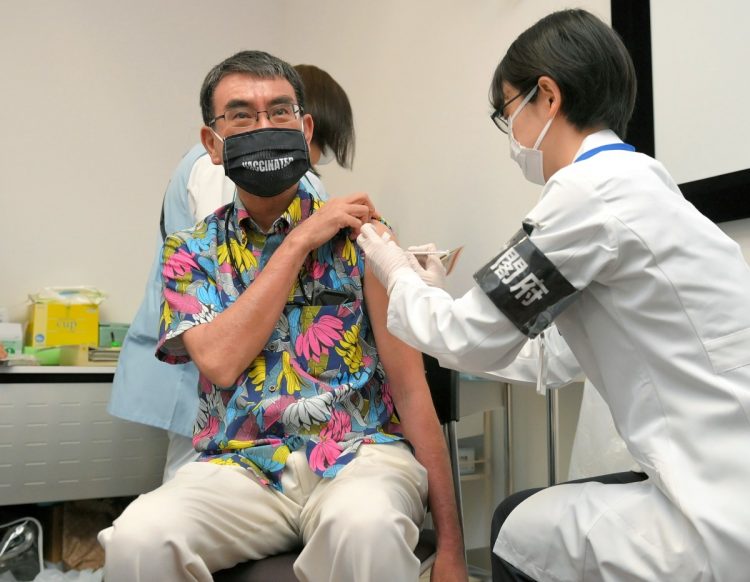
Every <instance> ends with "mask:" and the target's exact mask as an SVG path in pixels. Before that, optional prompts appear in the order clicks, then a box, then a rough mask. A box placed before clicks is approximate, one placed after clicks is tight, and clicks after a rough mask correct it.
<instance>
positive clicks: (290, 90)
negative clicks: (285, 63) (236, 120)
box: [214, 73, 296, 106]
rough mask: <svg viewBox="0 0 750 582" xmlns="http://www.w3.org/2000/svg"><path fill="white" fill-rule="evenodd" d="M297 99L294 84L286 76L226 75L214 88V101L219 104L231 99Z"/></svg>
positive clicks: (252, 101) (264, 100)
mask: <svg viewBox="0 0 750 582" xmlns="http://www.w3.org/2000/svg"><path fill="white" fill-rule="evenodd" d="M238 100H240V101H246V102H248V103H254V102H258V101H262V102H269V101H278V100H285V101H290V100H291V101H292V102H295V101H296V95H295V92H294V87H292V84H291V83H290V82H289V81H288V80H287V79H285V78H284V77H257V76H255V75H251V74H248V73H229V74H228V75H224V76H223V77H222V78H221V80H220V81H219V82H218V84H217V85H216V89H215V90H214V103H215V104H216V105H217V106H220V105H222V104H225V103H227V102H229V101H238Z"/></svg>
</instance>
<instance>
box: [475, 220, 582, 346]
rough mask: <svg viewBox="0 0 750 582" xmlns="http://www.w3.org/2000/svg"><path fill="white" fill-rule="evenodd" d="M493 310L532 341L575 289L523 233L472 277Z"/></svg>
mask: <svg viewBox="0 0 750 582" xmlns="http://www.w3.org/2000/svg"><path fill="white" fill-rule="evenodd" d="M474 280H475V281H476V282H477V284H478V285H479V287H480V288H481V289H482V291H484V292H485V293H486V294H487V296H488V297H489V298H490V300H491V301H492V302H493V303H494V304H495V305H496V306H497V308H498V309H499V310H500V311H502V312H503V314H505V316H506V317H508V319H510V320H511V321H512V322H513V324H514V325H515V326H516V327H517V328H518V329H519V330H520V331H521V332H522V333H524V334H525V335H527V336H528V337H530V338H534V337H536V336H537V335H539V334H540V333H541V332H542V331H544V330H545V329H546V328H547V327H548V326H549V325H550V324H551V323H552V321H553V320H554V319H555V318H556V317H557V316H558V315H559V314H560V313H562V311H563V310H564V309H565V308H566V307H567V306H568V305H569V304H570V303H571V301H572V300H573V299H574V298H575V296H576V294H577V290H576V288H575V287H573V285H571V284H570V282H569V281H568V280H567V279H566V278H565V277H564V276H563V275H562V273H560V271H558V270H557V268H556V267H555V265H553V264H552V262H551V261H550V260H549V259H548V258H547V257H545V256H544V254H543V253H542V252H541V251H540V250H539V249H538V248H536V246H535V245H534V243H533V242H531V240H530V239H529V237H528V236H527V234H526V233H525V232H524V231H523V230H519V231H518V232H517V233H516V234H515V235H514V236H513V238H512V239H511V240H510V241H508V243H507V245H506V246H505V249H503V251H502V252H501V253H500V254H499V255H497V256H496V257H495V258H494V259H492V261H490V262H489V263H487V264H486V265H485V266H484V267H482V268H481V269H479V271H477V272H476V273H475V274H474Z"/></svg>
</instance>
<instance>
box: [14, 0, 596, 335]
mask: <svg viewBox="0 0 750 582" xmlns="http://www.w3.org/2000/svg"><path fill="white" fill-rule="evenodd" d="M565 4H567V3H563V2H561V1H560V0H545V1H535V2H533V3H531V2H522V1H520V0H477V1H473V2H471V3H466V2H462V1H460V0H411V1H401V0H383V1H381V2H378V3H371V2H347V3H344V2H338V1H335V0H319V1H318V2H315V3H310V2H303V1H302V0H298V1H291V0H287V1H279V0H274V1H263V2H261V1H256V2H248V1H246V0H244V1H243V0H237V1H228V0H224V1H216V2H211V3H205V2H198V1H197V0H160V2H159V3H158V8H157V7H156V3H154V2H151V1H146V0H133V1H130V2H126V3H123V2H115V1H114V0H103V1H100V2H95V1H93V0H66V1H65V2H60V1H59V0H37V1H35V2H3V7H2V18H1V19H0V70H2V71H3V73H4V77H5V79H4V82H3V90H2V93H1V94H0V102H1V103H2V107H0V123H1V124H2V127H3V128H4V135H5V137H4V139H3V140H2V142H0V160H2V165H3V168H2V171H0V217H2V224H3V239H2V240H3V244H2V248H3V254H4V257H5V258H4V260H3V267H4V268H3V277H2V285H0V306H5V307H8V308H9V311H10V314H11V318H12V319H16V320H18V319H23V318H24V317H25V306H24V304H25V301H26V297H27V294H28V293H30V292H34V291H37V290H39V289H41V288H42V287H45V286H52V285H79V284H88V285H95V286H97V287H99V288H100V289H102V290H104V291H106V292H107V293H108V294H109V299H108V300H107V301H106V302H105V303H104V304H103V305H102V318H103V319H104V320H110V321H129V320H130V319H132V317H133V315H134V314H135V311H136V309H137V307H138V304H139V302H140V299H141V295H142V290H143V286H144V283H145V279H146V275H147V270H148V267H149V264H150V262H151V259H152V257H153V253H154V250H155V244H156V237H157V224H158V214H159V208H160V204H161V198H162V194H163V192H164V188H165V187H166V184H167V181H168V179H169V176H170V174H171V172H172V170H173V169H174V167H175V165H176V163H177V161H178V160H179V158H180V156H181V155H182V154H183V153H184V152H185V151H186V150H187V149H188V148H189V147H190V146H191V145H192V144H193V143H194V142H195V141H196V140H197V139H198V129H199V127H200V112H199V108H198V90H199V87H200V84H201V82H202V80H203V77H204V75H205V74H206V72H207V71H208V70H209V68H210V67H211V66H213V65H214V64H216V63H217V62H218V61H220V60H221V59H223V58H224V57H226V56H228V55H230V54H232V53H233V52H235V51H237V50H241V49H245V48H259V49H264V50H267V51H269V52H271V53H273V54H276V55H278V56H280V57H282V58H285V59H286V60H288V61H290V62H292V63H300V62H309V63H314V64H316V65H319V66H321V67H323V68H324V69H326V70H328V71H329V72H330V73H331V74H332V75H333V76H334V77H335V78H336V79H337V80H338V81H339V82H340V83H341V85H342V86H343V87H344V88H345V89H346V91H347V93H348V94H349V96H350V99H351V101H352V105H353V108H354V113H355V124H356V131H357V157H356V160H355V166H354V171H353V172H351V173H348V172H345V171H342V170H339V169H337V168H333V167H330V169H329V168H325V175H324V178H325V180H326V183H327V185H328V188H329V189H330V190H331V191H332V192H334V193H346V192H349V191H353V190H365V191H368V192H370V193H371V194H372V196H373V198H374V199H375V201H376V203H377V205H378V206H379V208H380V210H381V212H383V214H384V215H385V216H386V217H387V218H389V219H390V221H391V222H392V224H393V225H394V226H395V227H396V228H397V229H398V231H399V232H400V233H401V238H402V241H403V242H406V243H417V242H423V241H428V240H434V241H436V242H437V243H439V244H440V245H441V246H452V245H457V244H465V245H466V251H465V256H464V257H463V259H462V261H461V262H460V264H459V267H458V271H457V273H456V274H455V275H454V276H452V281H451V284H452V285H453V286H454V288H453V290H454V291H455V292H459V291H463V290H465V289H466V288H468V286H469V284H470V275H471V273H473V272H474V270H476V269H477V268H478V267H479V266H480V265H481V264H483V261H486V260H487V259H488V258H490V257H491V256H492V255H493V253H495V252H496V251H497V249H498V248H499V246H500V245H501V244H502V243H503V242H504V241H505V240H507V238H508V237H509V235H510V234H512V233H513V232H514V231H515V230H516V229H517V228H518V227H519V222H520V219H521V217H522V216H523V213H524V211H525V210H526V209H528V208H529V207H530V206H531V205H532V204H533V203H534V202H535V200H536V197H537V195H538V188H536V187H534V186H532V185H529V184H527V183H526V182H524V181H523V179H522V177H521V175H520V172H519V170H518V169H517V168H516V167H515V166H514V165H513V163H512V162H511V161H510V160H509V159H508V153H507V152H508V146H507V138H505V137H504V136H503V135H502V134H500V132H498V131H497V129H495V127H494V126H493V125H492V123H491V122H490V121H489V119H488V114H489V112H490V109H489V105H488V99H487V94H488V89H489V83H490V79H491V77H492V73H493V70H494V67H495V65H496V64H497V62H498V61H499V59H500V57H501V56H502V54H503V53H504V50H505V49H506V48H507V46H508V44H509V43H510V42H511V41H512V40H513V38H515V36H516V35H517V34H518V33H519V32H520V31H521V30H523V29H524V28H525V27H527V26H528V25H530V24H531V23H532V22H533V21H535V20H537V19H538V18H539V17H541V16H542V15H544V14H545V13H547V12H549V11H550V10H553V9H555V8H560V7H562V6H563V5H565ZM574 4H577V5H581V6H584V7H587V8H589V9H591V10H593V11H594V12H597V13H598V14H600V15H601V16H602V17H604V18H608V12H609V8H608V6H609V4H608V2H607V1H606V0H591V1H587V2H577V3H574Z"/></svg>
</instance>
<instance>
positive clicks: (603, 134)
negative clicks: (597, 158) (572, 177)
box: [573, 129, 622, 160]
mask: <svg viewBox="0 0 750 582" xmlns="http://www.w3.org/2000/svg"><path fill="white" fill-rule="evenodd" d="M611 143H622V140H621V139H620V138H619V137H617V134H616V133H615V132H614V131H612V130H611V129H603V130H601V131H597V132H595V133H592V134H591V135H587V136H586V137H585V138H584V140H583V142H582V143H581V147H580V148H578V151H577V152H576V155H574V156H573V159H574V160H576V159H578V156H580V155H581V154H583V153H585V152H587V151H589V150H593V149H594V148H598V147H599V146H603V145H607V144H611Z"/></svg>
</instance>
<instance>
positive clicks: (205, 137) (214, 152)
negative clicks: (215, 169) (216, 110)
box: [201, 125, 224, 166]
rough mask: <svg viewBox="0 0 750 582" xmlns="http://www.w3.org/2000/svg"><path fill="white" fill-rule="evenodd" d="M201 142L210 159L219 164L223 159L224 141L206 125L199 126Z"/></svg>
mask: <svg viewBox="0 0 750 582" xmlns="http://www.w3.org/2000/svg"><path fill="white" fill-rule="evenodd" d="M201 143H202V144H203V147H204V148H206V151H207V152H208V155H209V156H210V157H211V161H212V162H213V163H214V164H216V165H217V166H220V165H221V163H222V161H223V159H224V142H222V141H221V140H220V139H219V138H218V137H217V136H216V134H215V133H214V132H213V131H212V130H211V128H210V127H208V126H207V125H204V126H203V127H201Z"/></svg>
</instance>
